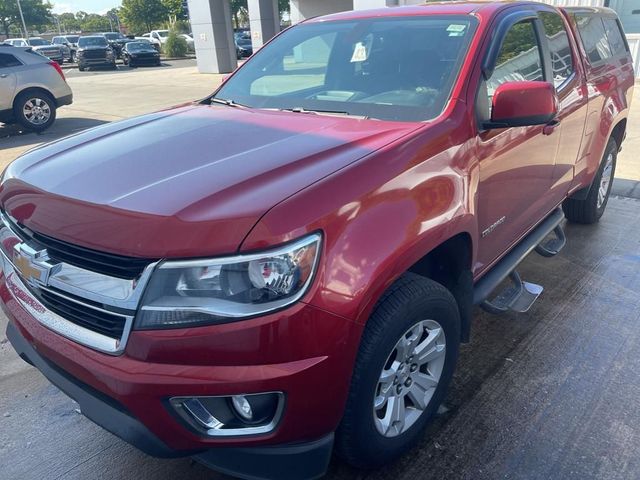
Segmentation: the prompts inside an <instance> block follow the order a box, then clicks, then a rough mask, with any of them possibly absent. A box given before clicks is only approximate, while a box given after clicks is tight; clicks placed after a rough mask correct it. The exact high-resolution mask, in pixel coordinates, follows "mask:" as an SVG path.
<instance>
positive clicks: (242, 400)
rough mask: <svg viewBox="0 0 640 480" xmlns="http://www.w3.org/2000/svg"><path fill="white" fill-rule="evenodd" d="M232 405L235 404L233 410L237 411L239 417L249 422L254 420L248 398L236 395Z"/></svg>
mask: <svg viewBox="0 0 640 480" xmlns="http://www.w3.org/2000/svg"><path fill="white" fill-rule="evenodd" d="M231 403H232V404H233V408H235V409H236V412H237V413H238V415H240V416H241V417H242V418H244V419H245V420H247V421H249V422H250V421H251V420H253V410H252V409H251V404H250V403H249V400H247V397H245V396H244V395H234V396H233V397H231Z"/></svg>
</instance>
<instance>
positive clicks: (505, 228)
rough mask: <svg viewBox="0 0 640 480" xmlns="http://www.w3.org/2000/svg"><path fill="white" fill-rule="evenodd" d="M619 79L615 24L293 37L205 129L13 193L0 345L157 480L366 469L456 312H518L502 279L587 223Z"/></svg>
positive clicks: (183, 122) (156, 135) (620, 49)
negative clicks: (199, 468)
mask: <svg viewBox="0 0 640 480" xmlns="http://www.w3.org/2000/svg"><path fill="white" fill-rule="evenodd" d="M633 77H634V75H633V66H632V60H631V56H630V54H629V48H628V45H627V43H626V40H625V37H624V35H623V32H622V29H621V26H620V23H619V21H618V19H617V18H616V16H615V14H614V13H613V12H612V11H611V10H608V9H586V8H584V9H579V8H577V9H562V10H560V9H556V8H553V7H550V6H548V5H545V4H541V3H534V2H508V3H501V2H493V3H491V2H468V3H464V2H451V3H441V4H428V5H419V6H410V7H400V8H388V9H381V10H374V11H354V12H346V13H340V14H335V15H329V16H325V17H321V18H315V19H311V20H308V21H305V22H303V23H302V24H299V25H297V26H294V27H292V28H290V29H288V30H286V31H284V32H283V33H281V34H280V35H278V36H277V37H276V38H275V39H273V40H272V41H271V42H270V43H269V44H268V45H267V46H265V47H264V48H262V49H261V50H260V51H259V52H257V53H256V54H255V55H254V56H253V57H252V58H251V59H250V60H249V61H248V62H246V63H245V64H244V65H243V66H242V67H241V68H239V69H238V70H237V71H236V72H235V73H234V74H232V75H231V76H230V77H229V78H228V79H226V81H225V82H224V83H223V84H222V85H221V87H220V88H219V89H217V90H216V91H215V92H214V93H213V94H212V95H210V96H209V97H207V98H205V99H203V100H201V101H198V102H195V103H192V104H188V105H183V106H179V107H175V108H172V109H168V110H165V111H161V112H157V113H153V114H149V115H144V116H141V117H138V118H132V119H128V120H124V121H121V122H117V123H112V124H108V125H104V126H100V127H98V128H95V129H92V130H88V131H86V132H84V133H80V134H77V135H74V136H71V137H68V138H64V139H62V140H58V141H56V142H53V143H51V144H49V145H46V146H43V147H40V148H36V149H34V150H32V151H30V152H28V153H26V154H25V155H23V156H22V157H21V158H19V159H17V160H16V161H15V162H13V163H12V164H11V165H10V166H9V167H8V168H7V169H6V171H5V172H4V174H3V177H2V180H1V186H0V207H1V215H2V218H1V219H2V228H1V229H0V237H1V242H0V244H1V247H2V255H1V259H2V272H3V273H2V275H1V276H0V297H1V299H2V304H3V307H4V310H5V312H6V314H7V316H8V317H9V323H8V327H7V337H8V338H9V340H10V342H11V344H12V345H13V347H14V348H15V349H16V351H17V352H18V353H19V354H20V356H21V357H22V358H24V359H25V360H26V361H28V362H30V363H32V364H33V365H34V366H35V367H36V368H38V369H39V370H40V371H41V372H42V373H43V374H44V375H45V376H46V377H47V378H48V379H49V380H51V382H52V383H54V384H55V385H57V386H58V387H59V388H60V389H62V390H63V391H64V392H66V393H67V394H68V395H69V396H71V397H72V398H74V399H75V400H76V401H77V402H78V403H79V405H80V408H81V410H82V412H83V413H84V415H86V416H87V417H89V418H90V419H91V420H93V421H94V422H96V423H97V424H99V425H101V426H103V427H104V428H105V429H107V430H109V431H111V432H113V433H114V434H115V435H117V436H119V437H121V438H123V439H124V440H126V441H128V442H130V443H132V444H133V445H135V446H136V447H138V448H140V449H141V450H142V451H144V452H146V453H148V454H150V455H155V456H160V457H173V456H193V457H195V458H196V459H198V460H199V461H201V462H203V463H205V464H206V465H208V466H210V467H212V468H215V469H218V470H221V471H223V472H227V473H230V474H233V475H236V476H239V477H243V478H251V479H257V478H271V479H279V480H280V479H288V478H292V479H305V478H318V477H320V476H322V475H323V474H324V472H325V469H326V468H327V464H328V462H329V458H330V456H331V453H332V451H333V450H335V451H336V453H337V454H338V455H339V456H340V457H342V458H343V459H345V460H346V461H347V462H349V463H350V464H352V465H355V466H357V467H362V468H375V467H377V466H379V465H381V464H383V463H386V462H389V461H391V460H393V459H395V458H397V457H398V456H400V455H401V454H403V453H404V452H406V451H407V450H408V449H409V448H411V447H412V445H414V444H415V443H416V442H417V441H418V440H419V439H420V438H421V436H422V435H423V432H424V429H425V426H426V425H427V423H428V422H429V420H430V418H431V417H432V416H433V415H434V412H435V411H436V410H437V408H438V406H439V405H440V404H441V402H442V401H443V399H444V397H445V393H446V390H447V386H448V385H449V383H450V381H451V377H452V374H453V371H454V368H455V365H456V359H457V357H458V351H459V345H460V343H461V342H466V341H468V340H469V336H470V326H471V317H472V312H473V311H474V310H473V309H474V305H480V306H482V307H483V308H484V309H485V310H488V311H490V312H494V313H501V312H504V311H508V310H511V311H517V312H524V311H527V310H528V309H529V307H530V306H531V304H532V303H533V302H534V301H535V299H536V298H537V297H538V295H540V293H541V291H542V287H541V286H538V285H535V284H531V283H528V282H525V281H524V280H523V279H522V278H520V276H519V275H518V273H517V270H516V267H517V265H518V263H519V262H520V261H521V260H522V259H523V258H524V257H525V256H526V255H527V254H529V253H530V252H533V251H534V250H535V251H536V252H538V253H539V254H541V255H543V256H547V257H551V256H553V255H555V254H557V253H558V252H559V251H560V249H561V248H562V247H563V245H564V244H565V242H566V238H565V236H564V233H563V221H564V218H565V217H566V219H568V221H571V222H579V223H595V222H597V221H598V219H599V218H600V217H601V216H602V214H603V212H604V210H605V207H606V205H607V199H608V196H609V192H610V189H611V181H612V178H613V175H614V171H615V165H616V155H617V153H618V151H619V149H620V147H621V145H622V142H623V140H624V138H625V131H626V124H627V116H628V113H629V105H630V102H631V96H632V89H633V85H634V78H633ZM509 282H510V283H509ZM504 285H506V287H504V289H502V288H503V286H504ZM34 434H35V432H34ZM61 454H62V452H61ZM69 454H72V452H69Z"/></svg>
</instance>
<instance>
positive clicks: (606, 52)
mask: <svg viewBox="0 0 640 480" xmlns="http://www.w3.org/2000/svg"><path fill="white" fill-rule="evenodd" d="M575 18H576V24H577V25H578V31H579V32H580V38H581V40H582V45H583V46H584V49H585V50H586V51H587V58H588V59H589V63H591V65H595V64H598V63H600V62H603V61H605V60H606V59H608V58H610V57H611V56H612V55H611V48H610V47H609V41H608V40H607V34H606V32H605V30H604V23H602V18H600V17H596V16H593V15H583V14H576V17H575Z"/></svg>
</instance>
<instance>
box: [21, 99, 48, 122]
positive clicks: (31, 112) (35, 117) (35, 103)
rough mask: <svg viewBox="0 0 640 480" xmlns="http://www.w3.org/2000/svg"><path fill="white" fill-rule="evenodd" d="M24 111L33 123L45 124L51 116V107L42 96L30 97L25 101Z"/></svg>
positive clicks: (25, 115)
mask: <svg viewBox="0 0 640 480" xmlns="http://www.w3.org/2000/svg"><path fill="white" fill-rule="evenodd" d="M22 113H23V115H24V118H25V119H26V120H27V121H28V122H29V123H31V124H32V125H44V124H45V123H47V122H48V121H49V119H50V118H51V107H50V106H49V104H48V103H47V102H46V101H45V100H43V99H42V98H30V99H29V100H27V101H26V102H25V104H24V107H23V108H22Z"/></svg>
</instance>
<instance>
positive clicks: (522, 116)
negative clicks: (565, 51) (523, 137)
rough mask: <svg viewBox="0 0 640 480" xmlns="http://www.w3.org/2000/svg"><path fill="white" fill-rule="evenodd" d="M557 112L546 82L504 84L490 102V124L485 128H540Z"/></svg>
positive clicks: (550, 87) (550, 88)
mask: <svg viewBox="0 0 640 480" xmlns="http://www.w3.org/2000/svg"><path fill="white" fill-rule="evenodd" d="M557 113H558V98H557V96H556V92H555V88H554V86H553V85H552V84H551V83H549V82H539V81H530V82H505V83H503V84H502V85H500V86H499V87H498V88H497V89H496V91H495V93H494V95H493V99H492V108H491V121H490V122H487V123H485V128H507V127H523V126H527V125H544V124H547V123H549V122H551V121H552V120H553V119H554V118H555V116H556V115H557Z"/></svg>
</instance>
